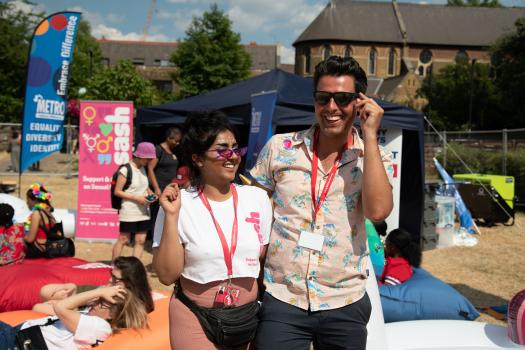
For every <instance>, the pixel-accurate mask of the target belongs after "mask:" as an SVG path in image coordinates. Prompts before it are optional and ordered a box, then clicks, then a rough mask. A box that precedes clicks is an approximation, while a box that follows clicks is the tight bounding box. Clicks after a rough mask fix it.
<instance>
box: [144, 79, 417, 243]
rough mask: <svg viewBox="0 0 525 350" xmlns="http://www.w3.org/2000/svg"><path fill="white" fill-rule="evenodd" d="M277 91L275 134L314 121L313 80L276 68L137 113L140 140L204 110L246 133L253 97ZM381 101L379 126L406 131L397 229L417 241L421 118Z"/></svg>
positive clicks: (414, 112)
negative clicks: (152, 129) (223, 116)
mask: <svg viewBox="0 0 525 350" xmlns="http://www.w3.org/2000/svg"><path fill="white" fill-rule="evenodd" d="M273 90H275V91H276V92H277V99H276V106H275V111H274V116H273V124H274V125H276V126H277V132H279V131H285V130H286V131H288V130H293V129H295V130H298V129H301V127H306V126H309V125H311V124H312V123H313V122H314V120H315V115H314V106H313V98H312V94H313V83H312V79H308V78H303V77H300V76H297V75H294V74H290V73H287V72H285V71H282V70H280V69H274V70H271V71H270V72H268V73H265V74H261V75H258V76H256V77H253V78H250V79H247V80H244V81H241V82H239V83H235V84H231V85H228V86H226V87H223V88H221V89H217V90H214V91H211V92H208V93H205V94H202V95H198V96H193V97H190V98H187V99H184V100H181V101H177V102H173V103H167V104H163V105H159V106H152V107H146V108H139V109H138V112H137V119H136V126H137V130H138V133H137V136H138V139H145V140H148V139H151V136H150V137H148V128H149V127H152V126H154V125H165V124H180V123H183V122H184V120H185V118H186V115H188V114H189V113H191V112H193V111H199V110H206V109H220V110H221V111H223V112H224V113H226V114H227V115H228V116H229V117H230V118H231V121H232V123H234V124H240V125H242V126H243V129H245V130H248V127H249V125H250V118H251V112H250V111H251V106H250V99H251V95H252V94H256V93H260V92H263V91H273ZM377 102H378V103H379V105H380V106H381V107H382V108H383V109H384V110H385V114H384V117H383V120H382V122H381V127H382V128H400V129H402V130H403V148H402V159H401V162H402V163H401V169H402V171H401V174H402V175H401V198H400V208H399V227H402V228H404V229H406V230H408V231H409V232H411V233H413V234H414V235H415V236H417V237H418V238H419V237H420V235H421V226H422V220H423V185H424V174H425V172H424V164H425V163H424V147H423V141H424V138H423V132H424V125H423V115H422V114H421V113H419V112H416V111H414V110H412V109H410V108H408V107H405V106H400V105H396V104H393V103H389V102H386V101H381V100H379V101H377ZM245 134H246V135H243V136H244V137H245V138H246V139H247V134H248V133H247V132H246V133H245ZM241 141H242V140H241Z"/></svg>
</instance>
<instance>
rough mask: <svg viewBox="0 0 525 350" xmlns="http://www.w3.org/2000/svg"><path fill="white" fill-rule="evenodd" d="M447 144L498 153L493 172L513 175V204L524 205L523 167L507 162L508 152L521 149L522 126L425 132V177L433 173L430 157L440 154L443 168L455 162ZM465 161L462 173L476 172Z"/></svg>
mask: <svg viewBox="0 0 525 350" xmlns="http://www.w3.org/2000/svg"><path fill="white" fill-rule="evenodd" d="M450 143H454V144H459V145H462V146H464V147H467V148H472V149H475V150H477V151H482V154H483V155H486V156H487V157H489V156H495V155H500V156H501V164H497V165H496V167H495V168H496V169H495V170H494V172H495V174H494V175H509V176H514V178H515V186H516V187H515V191H516V196H517V202H518V203H517V204H518V205H520V206H522V205H525V168H523V169H522V170H519V169H516V166H515V165H514V166H511V165H510V164H509V156H510V154H511V153H515V152H514V151H524V152H525V129H511V130H507V129H503V130H484V131H470V132H469V131H441V132H439V133H437V132H426V133H425V169H426V170H425V173H426V175H427V177H428V175H430V176H435V170H434V163H433V160H432V158H433V157H436V156H437V155H441V156H442V159H443V165H444V166H445V167H446V166H447V163H449V162H457V156H456V155H455V154H454V148H453V147H450ZM447 145H449V146H448V147H447ZM478 154H479V153H478ZM465 163H466V166H467V167H464V169H462V172H464V173H468V172H470V171H471V170H472V171H473V172H477V171H478V169H476V168H475V167H473V166H472V164H468V163H469V162H468V161H465Z"/></svg>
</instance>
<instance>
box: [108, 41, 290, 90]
mask: <svg viewBox="0 0 525 350" xmlns="http://www.w3.org/2000/svg"><path fill="white" fill-rule="evenodd" d="M98 43H99V45H100V49H101V50H102V57H103V63H104V64H106V65H107V66H113V65H115V64H117V62H118V61H120V60H129V61H131V62H132V63H133V64H134V65H135V66H136V67H137V70H138V71H139V72H140V74H141V75H142V76H143V77H144V78H146V79H148V80H151V81H152V82H153V83H154V84H155V86H156V87H157V88H158V89H159V90H161V91H164V92H172V91H176V90H177V86H176V84H175V82H174V81H172V79H171V73H173V71H174V70H175V67H174V65H173V63H172V62H171V61H170V57H171V55H172V54H173V52H174V51H175V50H177V43H176V42H149V41H121V40H107V39H100V40H98ZM244 48H245V50H246V52H248V54H249V55H250V57H251V59H252V66H251V74H252V75H258V74H261V73H264V72H267V71H269V70H271V69H273V68H276V67H279V63H280V57H279V51H278V50H279V47H278V45H259V44H257V43H256V42H251V43H250V44H248V45H245V46H244Z"/></svg>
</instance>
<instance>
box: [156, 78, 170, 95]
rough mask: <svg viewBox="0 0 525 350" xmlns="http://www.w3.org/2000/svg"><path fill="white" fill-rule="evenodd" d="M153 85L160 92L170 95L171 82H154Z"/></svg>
mask: <svg viewBox="0 0 525 350" xmlns="http://www.w3.org/2000/svg"><path fill="white" fill-rule="evenodd" d="M153 84H155V86H156V87H157V89H158V90H159V91H161V92H165V93H171V91H172V84H171V80H154V81H153Z"/></svg>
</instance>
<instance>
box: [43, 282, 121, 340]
mask: <svg viewBox="0 0 525 350" xmlns="http://www.w3.org/2000/svg"><path fill="white" fill-rule="evenodd" d="M125 293H126V290H125V289H124V287H122V286H110V287H103V288H97V289H93V290H90V291H87V292H84V293H79V294H74V295H72V296H70V297H68V298H66V299H63V300H59V301H57V302H56V303H55V304H53V310H54V311H55V315H57V317H58V318H59V319H60V321H62V323H63V324H64V326H65V327H66V328H67V330H68V331H70V332H71V333H75V332H76V330H77V327H78V322H79V321H80V312H78V310H77V308H79V307H80V306H83V305H86V304H88V303H89V302H90V301H92V300H94V299H98V298H103V299H104V300H106V301H108V302H110V303H115V302H116V300H115V297H120V298H124V295H125Z"/></svg>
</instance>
